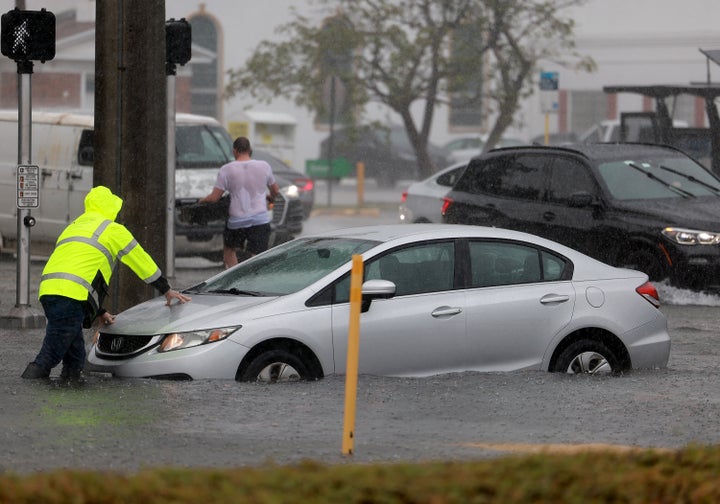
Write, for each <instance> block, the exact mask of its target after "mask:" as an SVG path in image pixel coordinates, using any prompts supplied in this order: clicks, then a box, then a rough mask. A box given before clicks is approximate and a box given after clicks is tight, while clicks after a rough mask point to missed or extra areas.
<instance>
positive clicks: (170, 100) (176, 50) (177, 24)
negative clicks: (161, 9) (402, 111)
mask: <svg viewBox="0 0 720 504" xmlns="http://www.w3.org/2000/svg"><path fill="white" fill-rule="evenodd" d="M191 56H192V28H191V27H190V23H188V22H187V21H186V20H185V19H184V18H183V19H180V20H175V19H169V20H168V21H166V22H165V74H166V75H167V194H166V195H165V219H166V229H165V256H166V257H165V260H166V261H167V266H166V267H165V273H166V276H167V277H168V278H171V279H172V278H174V277H175V167H176V164H177V159H176V152H175V84H176V82H175V77H176V75H177V66H178V65H184V64H185V63H187V62H188V61H190V58H191Z"/></svg>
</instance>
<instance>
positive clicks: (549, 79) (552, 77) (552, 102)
mask: <svg viewBox="0 0 720 504" xmlns="http://www.w3.org/2000/svg"><path fill="white" fill-rule="evenodd" d="M559 84H560V76H559V74H558V73H557V72H540V108H541V110H542V112H543V114H552V113H557V112H558V109H559V108H560V92H559V91H558V88H559Z"/></svg>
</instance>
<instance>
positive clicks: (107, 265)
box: [38, 186, 169, 319]
mask: <svg viewBox="0 0 720 504" xmlns="http://www.w3.org/2000/svg"><path fill="white" fill-rule="evenodd" d="M122 204H123V200H122V199H121V198H120V197H118V196H116V195H115V194H113V193H112V192H111V191H110V189H108V188H107V187H104V186H98V187H94V188H93V189H91V190H90V192H89V193H88V194H87V196H86V197H85V213H83V214H82V215H80V216H79V217H78V218H77V219H75V220H74V221H73V222H72V223H71V224H69V225H68V226H67V227H66V228H65V229H64V230H63V232H62V233H61V234H60V236H59V237H58V240H57V243H56V244H55V250H54V251H53V253H52V254H51V255H50V259H49V260H48V262H47V264H46V265H45V268H44V269H43V273H42V276H41V278H40V288H39V292H38V297H42V296H45V295H58V296H64V297H68V298H72V299H77V300H79V301H86V302H88V303H89V304H90V305H91V308H92V309H91V310H90V311H89V313H88V314H89V316H90V318H91V319H92V318H94V317H95V315H96V314H97V311H98V310H99V309H100V306H101V304H102V301H103V298H104V296H105V294H106V293H107V286H108V284H109V283H110V277H111V276H112V273H113V270H114V268H115V265H116V264H117V261H118V260H120V261H121V262H123V263H124V264H126V265H127V266H129V267H130V269H131V270H132V271H133V272H134V273H135V274H136V275H137V276H138V277H139V278H140V279H142V280H143V281H145V282H146V283H148V284H152V283H154V282H155V283H156V284H158V285H159V288H160V290H161V291H162V290H165V291H166V290H167V289H168V288H169V286H167V288H165V289H163V287H164V285H163V284H165V285H166V284H167V282H166V280H164V278H163V277H162V274H161V272H160V269H159V268H158V266H157V264H155V261H153V259H152V257H150V255H149V254H148V253H147V252H145V250H144V249H143V248H142V247H141V246H140V244H139V243H138V242H137V241H136V240H135V238H134V237H133V235H132V233H130V231H128V229H127V228H126V227H125V226H123V225H122V224H119V223H117V222H115V218H116V217H117V214H118V213H119V212H120V208H122ZM159 279H162V280H163V282H157V281H158V280H159ZM163 294H164V292H163ZM88 308H90V307H88Z"/></svg>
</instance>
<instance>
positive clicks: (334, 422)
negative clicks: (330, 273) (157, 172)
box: [0, 190, 720, 473]
mask: <svg viewBox="0 0 720 504" xmlns="http://www.w3.org/2000/svg"><path fill="white" fill-rule="evenodd" d="M398 193H399V190H398ZM393 218H394V216H393V214H392V212H391V211H388V210H387V209H378V210H376V211H369V210H368V211H364V212H358V213H355V214H353V213H352V212H348V213H343V214H333V213H332V212H330V211H329V210H328V211H318V213H317V214H316V215H315V216H313V217H312V218H311V219H310V221H308V223H307V230H308V232H312V231H313V230H320V229H322V228H324V227H327V226H333V225H343V226H344V225H345V220H348V221H351V222H357V223H369V222H377V221H384V220H387V219H393ZM41 267H42V261H33V262H32V267H31V277H32V283H31V286H32V290H31V303H32V304H34V305H35V306H37V302H36V301H35V296H36V295H37V281H38V278H39V274H40V270H41ZM218 267H219V266H218V265H216V264H212V263H207V262H202V261H195V260H181V261H178V264H177V271H176V274H177V278H176V280H175V284H176V285H178V286H183V285H189V284H191V283H192V282H194V281H196V280H198V279H202V278H204V277H205V276H209V274H211V273H212V272H214V271H215V269H216V268H218ZM0 281H2V284H3V288H2V289H1V290H0V313H1V314H3V315H5V314H7V313H8V312H9V310H10V308H11V307H12V306H13V305H14V303H15V260H14V259H13V258H12V257H11V256H9V255H8V254H4V255H3V256H2V258H0ZM660 287H661V288H660V290H661V295H662V297H663V298H664V299H665V301H666V304H665V305H664V307H663V311H664V312H665V313H666V314H667V315H668V319H669V323H670V334H671V337H672V340H673V342H672V351H671V356H670V362H669V367H668V369H663V370H648V371H641V372H633V373H629V374H627V375H625V376H620V377H602V378H598V377H590V376H566V375H559V374H548V373H543V372H518V373H509V374H502V373H492V374H479V373H463V374H453V375H444V376H436V377H430V378H421V379H409V378H388V377H376V376H361V377H360V379H359V385H358V403H357V416H356V422H355V425H356V428H355V442H354V445H355V452H354V455H352V456H346V455H343V454H342V453H341V442H342V429H343V405H344V388H345V382H344V377H327V378H325V379H323V380H320V381H317V382H311V383H293V384H281V385H255V384H247V383H236V382H232V381H215V380H205V381H194V382H165V381H152V380H120V379H113V378H110V377H107V376H102V375H91V376H89V380H88V383H87V384H86V385H85V386H83V387H80V388H65V387H61V386H59V385H57V384H53V383H50V384H48V383H33V382H28V381H25V380H22V379H20V373H21V372H22V370H23V369H24V366H25V364H26V363H27V362H28V361H29V360H31V359H32V358H33V357H34V355H35V353H36V352H37V350H38V349H39V347H40V344H41V341H42V337H43V330H42V329H22V330H9V329H2V330H0V338H1V339H2V347H1V348H2V352H0V382H1V383H2V386H1V387H0V404H2V409H1V410H0V422H1V424H2V429H1V430H0V446H2V447H3V449H2V451H1V452H0V471H17V472H21V473H25V472H32V471H38V470H52V469H59V468H65V467H70V468H88V469H97V470H123V471H136V470H140V469H142V468H143V467H148V466H167V465H173V466H184V467H223V466H227V467H234V466H249V465H259V464H265V463H276V464H286V463H293V462H298V461H300V460H303V459H312V460H316V461H319V462H323V463H331V464H335V463H347V462H358V463H369V462H396V461H425V460H463V459H475V458H486V457H497V456H504V455H507V454H511V453H516V452H525V451H530V450H535V449H540V448H545V449H554V450H557V449H565V450H568V449H573V448H574V447H577V446H581V447H586V448H587V446H588V445H596V444H602V445H613V446H618V447H621V448H620V449H626V448H627V447H644V448H679V447H682V446H686V445H688V444H691V443H699V444H716V443H718V442H720V430H718V428H717V423H718V420H717V419H718V418H720V369H719V368H718V365H717V362H718V350H717V348H718V338H719V336H718V333H719V331H718V327H720V310H719V309H718V306H720V298H717V297H713V296H702V295H698V294H696V293H691V292H686V291H677V290H674V289H669V288H667V287H664V286H660ZM668 303H671V304H668ZM55 372H56V373H57V372H58V370H56V371H55Z"/></svg>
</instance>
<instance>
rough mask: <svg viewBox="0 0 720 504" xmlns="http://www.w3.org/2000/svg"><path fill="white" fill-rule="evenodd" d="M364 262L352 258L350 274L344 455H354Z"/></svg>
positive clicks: (358, 257) (359, 257) (355, 257)
mask: <svg viewBox="0 0 720 504" xmlns="http://www.w3.org/2000/svg"><path fill="white" fill-rule="evenodd" d="M362 279H363V262H362V256H361V255H358V254H356V255H353V256H352V271H351V273H350V326H349V328H348V349H347V366H346V369H345V419H344V423H343V442H342V453H343V455H352V454H353V444H354V440H355V404H356V403H357V382H358V359H359V356H358V354H359V352H360V308H361V304H362Z"/></svg>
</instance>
